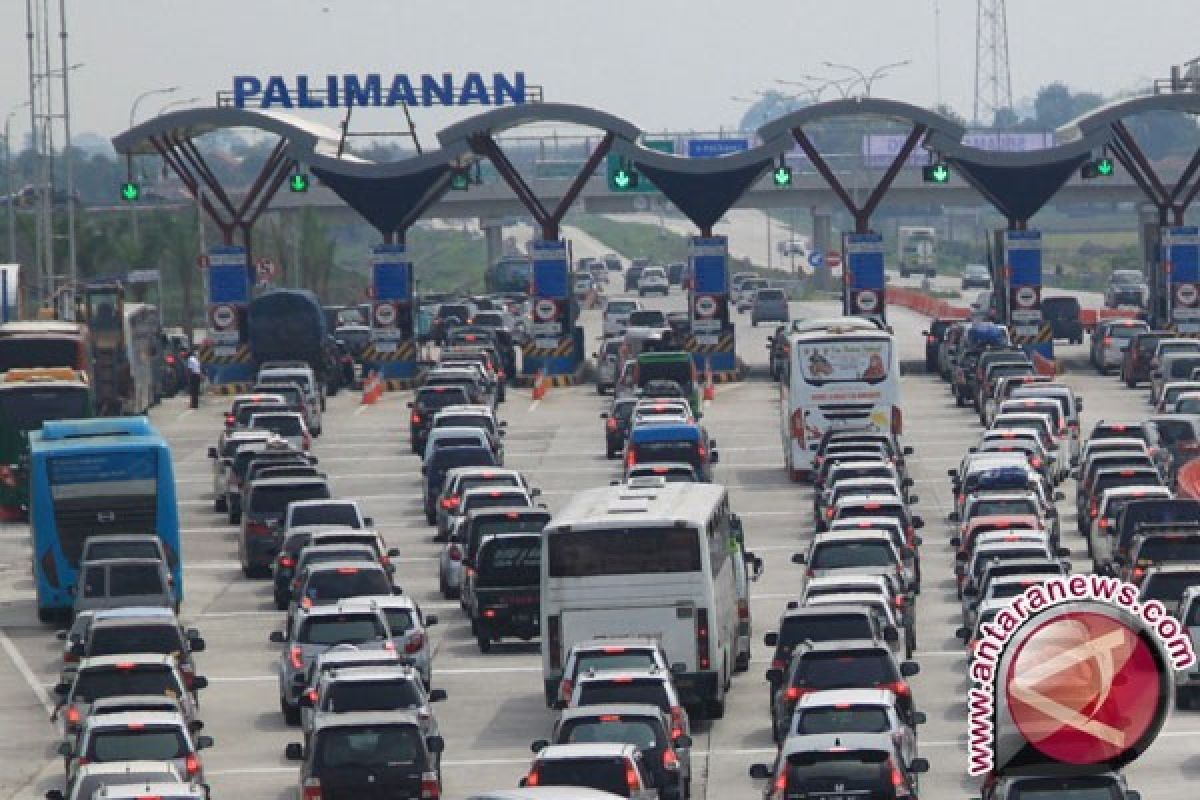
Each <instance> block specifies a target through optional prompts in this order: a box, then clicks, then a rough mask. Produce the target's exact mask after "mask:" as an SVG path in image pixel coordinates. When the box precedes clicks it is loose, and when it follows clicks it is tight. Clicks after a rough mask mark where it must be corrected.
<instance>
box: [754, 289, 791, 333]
mask: <svg viewBox="0 0 1200 800" xmlns="http://www.w3.org/2000/svg"><path fill="white" fill-rule="evenodd" d="M753 302H754V305H753V307H752V308H751V310H750V324H751V325H755V326H757V325H758V323H760V322H789V321H791V313H790V312H789V311H788V296H787V292H786V291H784V290H783V289H770V288H763V289H759V290H757V291H756V292H755V293H754V301H753Z"/></svg>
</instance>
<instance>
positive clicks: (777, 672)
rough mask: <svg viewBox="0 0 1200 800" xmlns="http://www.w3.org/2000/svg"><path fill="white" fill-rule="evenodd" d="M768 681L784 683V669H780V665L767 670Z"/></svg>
mask: <svg viewBox="0 0 1200 800" xmlns="http://www.w3.org/2000/svg"><path fill="white" fill-rule="evenodd" d="M767 682H768V683H782V682H783V670H781V669H779V668H778V667H772V668H771V669H769V670H767Z"/></svg>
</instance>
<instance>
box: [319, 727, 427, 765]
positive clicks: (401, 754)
mask: <svg viewBox="0 0 1200 800" xmlns="http://www.w3.org/2000/svg"><path fill="white" fill-rule="evenodd" d="M423 761H424V750H423V748H422V747H421V733H420V731H418V730H417V728H416V727H415V726H409V725H355V726H353V727H350V726H344V727H343V726H336V727H331V728H326V729H324V730H321V731H320V732H319V734H318V735H317V746H316V748H315V753H314V755H313V768H314V771H317V772H318V773H319V772H320V771H323V770H335V769H348V768H362V767H367V768H370V767H399V766H409V765H416V764H418V763H419V762H423Z"/></svg>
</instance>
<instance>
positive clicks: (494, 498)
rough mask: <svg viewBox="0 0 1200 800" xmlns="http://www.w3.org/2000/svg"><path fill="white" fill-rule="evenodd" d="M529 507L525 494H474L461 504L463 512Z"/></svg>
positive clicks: (527, 496)
mask: <svg viewBox="0 0 1200 800" xmlns="http://www.w3.org/2000/svg"><path fill="white" fill-rule="evenodd" d="M528 505H530V499H529V495H527V494H525V492H501V491H491V492H478V491H477V492H475V493H473V494H472V495H471V496H470V497H467V498H466V499H465V500H464V502H463V506H462V508H463V511H464V513H465V512H467V511H476V510H478V509H481V508H501V507H509V506H513V507H516V506H528Z"/></svg>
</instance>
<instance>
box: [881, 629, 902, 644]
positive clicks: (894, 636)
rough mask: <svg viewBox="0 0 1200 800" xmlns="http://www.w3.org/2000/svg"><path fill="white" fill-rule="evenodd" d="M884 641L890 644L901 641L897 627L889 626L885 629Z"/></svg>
mask: <svg viewBox="0 0 1200 800" xmlns="http://www.w3.org/2000/svg"><path fill="white" fill-rule="evenodd" d="M883 640H884V641H885V642H887V643H888V644H892V643H893V642H898V641H900V632H899V631H898V630H896V626H895V625H888V626H887V627H886V628H884V629H883Z"/></svg>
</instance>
